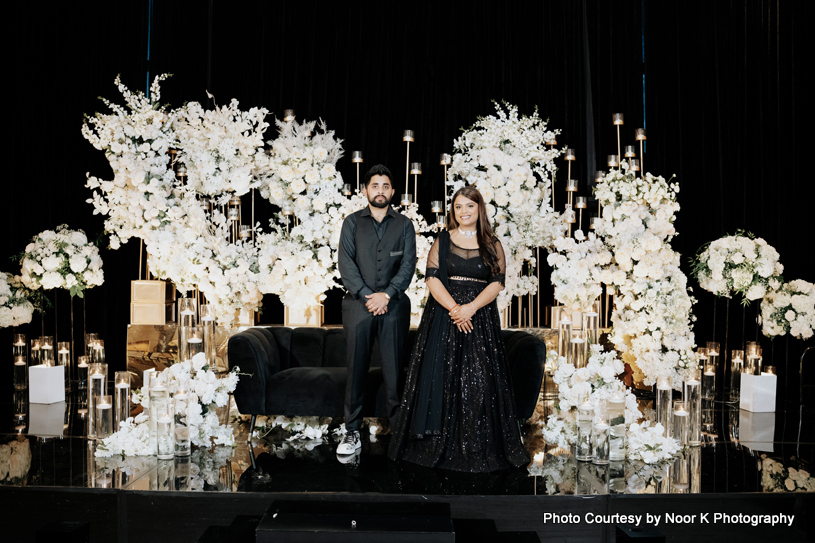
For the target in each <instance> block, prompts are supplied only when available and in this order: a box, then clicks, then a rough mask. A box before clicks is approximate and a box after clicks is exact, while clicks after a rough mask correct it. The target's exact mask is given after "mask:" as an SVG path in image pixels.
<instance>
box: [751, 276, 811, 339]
mask: <svg viewBox="0 0 815 543" xmlns="http://www.w3.org/2000/svg"><path fill="white" fill-rule="evenodd" d="M761 322H762V326H761V331H762V333H763V334H764V335H765V336H767V337H769V338H772V337H775V336H783V335H785V334H787V333H789V334H790V335H791V336H793V337H796V338H798V339H809V338H811V337H812V335H813V330H815V285H813V284H812V283H808V282H806V281H804V280H802V279H796V280H794V281H790V282H789V283H784V284H783V285H782V286H781V287H780V289H779V290H776V291H772V292H769V293H768V294H767V295H766V296H765V297H764V298H763V299H762V300H761Z"/></svg>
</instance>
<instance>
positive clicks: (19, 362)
mask: <svg viewBox="0 0 815 543" xmlns="http://www.w3.org/2000/svg"><path fill="white" fill-rule="evenodd" d="M14 365H15V366H25V357H24V356H15V357H14Z"/></svg>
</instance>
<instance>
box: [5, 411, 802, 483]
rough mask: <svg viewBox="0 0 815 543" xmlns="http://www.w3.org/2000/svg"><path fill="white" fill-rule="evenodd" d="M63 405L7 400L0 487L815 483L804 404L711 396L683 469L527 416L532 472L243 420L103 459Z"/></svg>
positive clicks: (367, 438) (80, 419) (79, 419)
mask: <svg viewBox="0 0 815 543" xmlns="http://www.w3.org/2000/svg"><path fill="white" fill-rule="evenodd" d="M54 409H56V410H57V411H58V410H59V409H62V411H61V413H56V411H55V412H54V413H50V414H49V415H47V416H49V417H51V419H50V422H48V423H47V424H45V426H43V425H42V424H43V421H42V420H37V421H35V420H33V419H32V418H31V415H32V411H31V409H30V406H25V409H23V406H22V405H21V403H19V402H18V403H16V404H14V403H11V402H5V403H3V402H0V415H2V418H0V421H2V422H0V485H17V486H28V487H70V488H102V489H104V488H110V489H123V490H175V491H210V492H292V493H299V492H348V493H385V494H430V495H536V494H537V495H590V494H594V495H596V494H637V493H652V492H653V493H689V492H690V493H703V494H713V493H760V492H773V491H779V490H782V489H783V488H782V487H784V486H785V485H786V484H788V483H786V479H788V478H790V477H793V476H794V478H796V480H802V481H803V483H801V484H800V485H799V486H798V487H797V489H798V490H801V488H800V487H801V486H804V485H807V484H808V485H809V486H808V488H809V489H813V488H815V479H813V477H815V472H813V471H812V467H813V465H815V410H813V409H809V408H804V409H801V408H799V407H797V406H789V408H788V409H786V410H784V411H779V412H777V413H765V414H759V413H749V412H746V411H740V410H738V409H734V408H732V407H729V406H727V405H726V404H721V403H712V404H710V406H709V410H708V412H707V417H708V425H707V426H705V430H706V432H705V435H704V438H705V442H704V443H703V445H702V446H700V447H696V448H693V449H691V451H690V454H689V456H688V462H687V464H682V465H681V466H676V467H673V466H668V465H663V466H659V467H648V466H643V465H636V464H632V463H628V464H625V465H623V464H622V463H612V464H611V465H609V466H596V465H593V464H590V463H586V462H577V461H576V460H574V458H573V457H571V456H570V455H569V454H568V453H566V451H563V450H560V449H553V448H552V447H551V446H550V447H547V446H546V445H545V444H544V442H543V439H542V436H541V431H540V427H539V426H537V425H529V426H527V427H526V428H524V431H525V438H524V443H525V445H526V446H527V448H528V449H529V451H530V456H532V457H534V455H535V454H536V453H538V452H541V451H545V452H546V454H545V456H544V458H543V461H542V462H540V463H537V464H535V463H533V465H532V466H531V467H530V469H529V470H526V469H522V470H508V471H503V472H495V473H489V474H465V473H457V472H450V471H445V470H434V469H428V468H423V467H419V466H415V465H412V464H409V463H405V462H401V463H395V462H391V461H389V460H388V459H387V455H386V453H387V448H388V443H389V441H390V438H389V436H387V435H384V436H375V435H370V434H367V435H365V434H363V445H362V449H361V452H360V454H358V455H355V456H354V457H351V458H350V459H349V458H346V459H344V460H346V462H345V463H343V462H340V460H339V459H338V457H337V455H336V453H335V449H336V444H337V443H336V439H337V438H335V437H333V435H332V437H330V438H324V439H323V440H322V441H316V442H314V441H297V442H290V441H286V440H285V438H284V436H283V435H281V433H280V432H279V431H275V432H273V433H271V434H270V435H269V437H267V438H263V439H255V440H254V442H253V443H251V444H250V443H248V442H247V440H246V436H247V431H248V423H247V422H243V421H235V422H233V424H234V425H235V429H236V436H237V439H236V443H237V446H236V447H235V448H234V449H231V448H226V447H215V448H213V449H212V450H204V449H194V450H193V453H192V455H191V456H189V457H186V458H175V459H174V460H166V461H163V460H156V459H155V457H133V458H126V459H121V458H107V459H102V458H96V457H95V456H94V452H95V441H94V440H89V439H87V438H86V437H84V435H85V425H86V422H85V418H84V415H83V413H82V407H81V404H79V403H76V402H72V401H70V400H69V401H67V402H66V403H65V404H64V406H62V407H59V408H54ZM20 415H22V416H20ZM34 415H35V416H37V417H40V416H42V415H43V414H42V413H40V414H34ZM57 417H62V418H61V419H60V420H56V418H57ZM334 425H336V423H335V424H334ZM60 427H61V428H62V435H61V436H58V435H57V436H50V437H43V436H44V435H45V434H44V433H43V430H47V431H49V432H52V433H57V434H58V433H59V428H60ZM54 428H57V430H56V431H55V430H54ZM330 435H331V434H330ZM559 453H560V454H559ZM349 460H350V461H349ZM4 463H5V464H4ZM789 468H794V469H789ZM802 469H803V470H804V471H805V473H802V472H801V471H800V470H802ZM676 470H680V471H681V472H686V473H687V480H684V479H683V478H682V477H681V476H679V477H677V476H676V473H675V471H676ZM672 482H678V483H680V484H679V485H675V484H672ZM793 483H795V481H793Z"/></svg>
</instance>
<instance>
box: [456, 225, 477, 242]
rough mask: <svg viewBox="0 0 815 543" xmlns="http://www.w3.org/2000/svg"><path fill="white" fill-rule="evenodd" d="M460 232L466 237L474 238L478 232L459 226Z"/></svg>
mask: <svg viewBox="0 0 815 543" xmlns="http://www.w3.org/2000/svg"><path fill="white" fill-rule="evenodd" d="M458 233H459V234H461V235H462V236H464V237H465V238H466V239H472V238H474V237H475V235H476V234H477V232H476V231H475V230H462V229H461V227H460V226H459V227H458Z"/></svg>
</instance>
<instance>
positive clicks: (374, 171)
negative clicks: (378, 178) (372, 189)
mask: <svg viewBox="0 0 815 543" xmlns="http://www.w3.org/2000/svg"><path fill="white" fill-rule="evenodd" d="M375 175H384V176H386V177H387V178H388V181H390V182H391V186H393V175H391V171H390V170H389V169H388V168H387V167H385V166H383V165H382V164H377V165H376V166H373V167H371V169H370V170H368V172H367V173H366V174H365V185H364V186H365V188H366V189H367V188H368V183H370V182H371V177H373V176H375Z"/></svg>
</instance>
